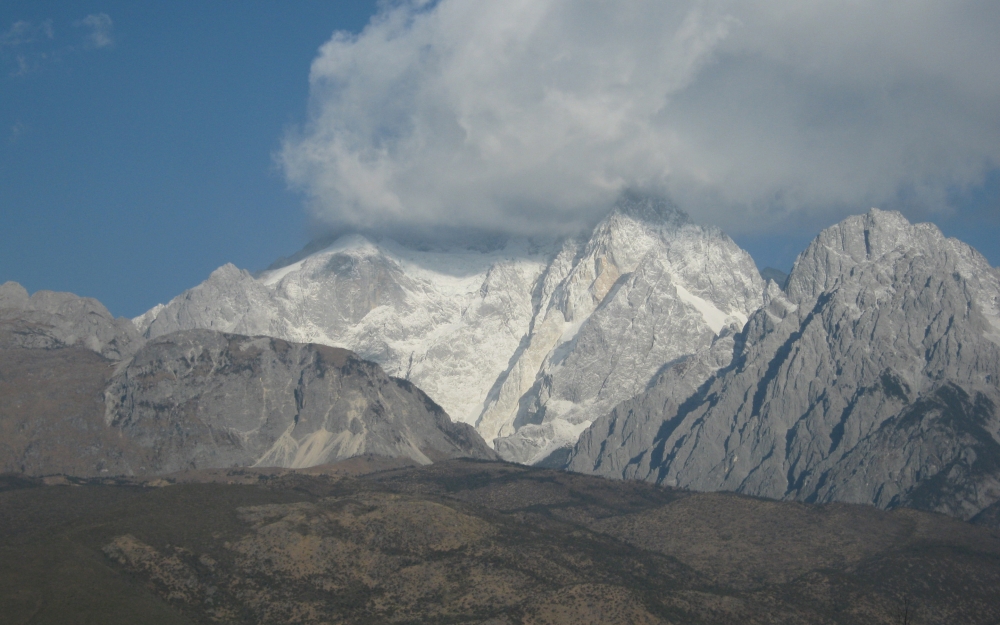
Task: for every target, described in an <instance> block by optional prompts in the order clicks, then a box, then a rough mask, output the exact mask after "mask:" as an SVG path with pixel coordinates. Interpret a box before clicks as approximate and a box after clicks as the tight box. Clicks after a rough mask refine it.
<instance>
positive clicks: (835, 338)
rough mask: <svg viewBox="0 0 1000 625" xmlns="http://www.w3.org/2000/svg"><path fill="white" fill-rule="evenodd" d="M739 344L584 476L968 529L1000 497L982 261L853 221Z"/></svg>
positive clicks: (691, 365) (699, 361) (621, 419)
mask: <svg viewBox="0 0 1000 625" xmlns="http://www.w3.org/2000/svg"><path fill="white" fill-rule="evenodd" d="M724 340H727V339H725V338H720V339H719V340H717V341H716V344H717V346H716V347H714V351H713V350H703V351H702V353H700V354H698V355H696V356H694V357H692V358H691V359H688V360H686V361H685V362H684V363H681V364H680V365H678V366H677V367H676V368H677V370H676V371H674V372H670V371H668V372H665V373H664V374H663V376H662V377H661V379H660V381H659V382H658V383H657V384H654V385H653V386H652V388H650V389H649V390H648V391H646V392H645V393H643V394H640V395H639V396H637V397H635V398H633V399H632V400H629V401H627V402H624V403H622V404H620V405H618V406H617V407H616V408H615V409H614V410H613V411H612V412H611V413H609V414H608V415H607V416H605V417H603V418H602V419H600V420H598V421H597V422H595V424H594V425H593V426H592V427H591V429H590V430H588V431H587V432H586V433H585V434H584V435H583V436H582V437H581V439H580V441H579V443H578V444H577V446H576V447H575V449H574V451H573V453H572V455H571V458H570V460H569V463H568V466H569V467H570V468H571V469H573V470H577V471H584V472H592V473H598V474H601V475H607V476H614V477H620V478H639V479H644V480H650V481H654V482H658V483H662V484H667V485H677V486H684V487H688V488H694V489H698V490H718V489H723V490H733V491H738V492H743V493H748V494H754V495H762V496H767V497H774V498H779V499H799V500H804V501H821V502H823V501H848V502H858V503H872V504H875V505H877V506H880V507H894V506H898V505H911V506H917V507H920V508H924V509H930V510H937V511H941V512H946V513H949V514H954V515H957V516H961V517H963V518H970V517H972V516H974V515H975V514H977V513H978V512H980V511H981V510H983V509H984V508H986V507H988V506H989V505H991V504H992V503H994V502H995V501H997V500H998V499H1000V411H998V406H1000V276H998V272H997V271H996V270H995V269H993V268H991V267H990V266H989V264H988V263H987V262H986V260H985V259H984V258H983V257H982V256H981V255H979V254H978V253H977V252H976V251H975V250H973V249H972V248H971V247H969V246H967V245H965V244H963V243H961V242H959V241H956V240H954V239H946V238H945V237H943V236H942V235H941V233H940V232H939V231H938V230H937V229H936V228H934V227H933V226H930V225H927V224H918V225H911V224H909V223H908V222H907V221H906V220H905V219H904V218H903V217H902V216H901V215H899V214H898V213H890V212H882V211H877V210H872V211H871V212H870V213H868V214H867V215H864V216H858V217H852V218H849V219H847V220H845V221H844V222H842V223H841V224H838V225H837V226H834V227H832V228H829V229H827V230H825V231H824V232H823V233H821V234H820V235H819V237H817V239H816V240H815V241H814V242H813V243H812V244H811V245H810V246H809V248H808V249H807V250H806V251H805V252H803V253H802V254H801V255H800V257H799V259H798V260H797V261H796V264H795V267H794V268H793V270H792V273H791V274H790V276H789V279H788V286H787V292H782V291H780V290H779V289H778V288H777V287H776V286H775V285H774V284H773V283H771V285H770V288H769V290H768V292H767V294H766V295H765V303H764V307H763V308H762V309H761V310H759V311H758V312H756V313H755V314H754V315H753V316H751V318H750V320H749V322H748V323H747V325H746V327H745V328H744V330H743V331H742V333H741V334H739V335H737V336H735V337H733V338H732V339H729V340H731V341H732V342H731V348H729V347H728V346H727V345H726V344H724V343H722V341H724ZM719 365H721V367H722V368H721V369H719V370H717V371H715V372H712V371H711V370H712V368H713V367H714V366H719ZM699 372H700V373H699ZM678 379H682V380H683V379H687V382H688V383H687V384H686V385H685V384H678V383H677V380H678ZM693 387H697V390H695V391H693V392H691V389H692V388H693Z"/></svg>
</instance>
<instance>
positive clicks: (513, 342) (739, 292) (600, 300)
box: [135, 195, 763, 462]
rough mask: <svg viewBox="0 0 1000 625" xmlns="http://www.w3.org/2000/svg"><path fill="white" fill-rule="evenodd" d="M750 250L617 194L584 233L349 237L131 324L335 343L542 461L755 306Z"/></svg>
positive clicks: (205, 287) (154, 332) (204, 288)
mask: <svg viewBox="0 0 1000 625" xmlns="http://www.w3.org/2000/svg"><path fill="white" fill-rule="evenodd" d="M762 291H763V282H762V280H761V278H760V275H759V274H758V272H757V269H756V266H755V265H754V263H753V260H752V259H751V258H750V256H749V255H748V254H747V253H746V252H744V251H743V250H741V249H740V248H739V247H737V246H736V244H735V243H733V241H732V240H731V239H729V237H727V236H726V235H724V234H722V233H721V232H720V231H718V230H716V229H714V228H705V227H701V226H698V225H695V224H693V223H691V222H690V220H689V219H688V218H687V216H686V215H684V214H683V213H681V212H680V211H678V210H676V209H675V208H674V207H672V206H671V205H669V204H668V203H666V202H662V201H657V200H652V199H649V198H644V197H638V196H633V195H626V196H623V198H622V199H621V200H620V201H619V202H618V204H617V205H616V206H615V208H614V209H613V210H612V211H611V213H610V214H609V215H608V217H607V218H606V219H605V220H604V221H602V222H601V223H600V224H599V225H598V226H597V227H596V228H595V229H594V231H593V232H592V233H591V235H590V236H589V238H586V239H579V240H577V239H569V240H564V241H558V242H549V243H544V244H540V243H537V242H531V241H525V240H508V241H505V242H503V243H502V244H498V245H496V246H493V247H491V248H489V249H484V250H480V249H457V248H449V249H417V248H415V247H412V246H410V247H407V246H403V245H399V244H397V243H394V242H392V241H388V240H381V241H375V242H373V241H369V240H367V239H365V238H363V237H360V236H357V235H354V236H349V237H344V238H342V239H340V240H338V241H336V242H334V243H333V244H332V245H331V246H329V247H327V248H326V249H323V250H321V251H318V252H316V253H313V254H311V255H308V256H306V257H305V258H301V259H299V260H297V261H296V262H294V263H291V264H289V265H287V266H285V267H281V268H278V269H273V270H270V271H266V272H263V273H262V274H261V275H259V276H257V277H254V276H252V275H250V274H249V273H247V272H245V271H241V270H239V269H237V268H235V267H233V266H232V265H227V266H225V267H222V268H220V269H218V270H217V271H215V272H214V273H213V274H212V275H211V276H210V277H209V279H208V280H206V281H205V282H204V283H202V284H201V285H199V286H197V287H195V288H193V289H191V290H189V291H187V292H185V293H183V294H181V295H180V296H178V297H177V298H175V299H174V300H172V301H171V302H169V303H168V304H166V305H165V306H158V307H157V308H154V309H153V310H151V311H149V312H148V313H146V314H145V315H143V316H142V317H140V318H138V319H136V320H135V322H136V325H137V327H138V328H139V330H140V331H141V332H142V333H143V334H144V335H145V336H147V337H150V338H153V337H156V336H160V335H162V334H166V333H169V332H174V331H177V330H181V329H194V328H205V329H215V330H222V331H225V332H237V333H240V334H250V335H268V336H274V337H278V338H283V339H286V340H292V341H308V342H315V343H322V344H327V345H334V346H341V347H345V348H348V349H351V350H354V351H356V352H357V353H358V354H359V355H361V356H362V357H364V358H367V359H370V360H373V361H375V362H378V363H379V364H380V365H382V367H384V368H385V369H386V371H387V372H388V373H389V374H391V375H395V376H399V377H402V378H405V379H407V380H409V381H411V382H413V383H414V384H416V385H418V386H419V387H420V388H422V389H423V390H424V391H426V392H427V393H428V394H429V395H430V396H431V398H433V399H434V401H436V402H438V403H439V404H440V405H441V406H443V407H444V408H445V410H447V411H448V413H449V414H451V415H452V416H453V417H454V418H455V419H456V420H459V421H463V422H466V423H470V424H474V425H475V426H476V428H477V430H478V431H479V432H480V434H482V436H483V437H484V438H486V439H487V440H493V441H494V444H495V446H496V449H497V450H498V451H499V452H500V453H501V454H502V455H503V456H504V457H505V458H507V459H510V460H516V461H519V462H537V461H540V460H543V459H544V458H546V457H547V456H549V455H550V454H552V453H553V451H555V450H558V449H560V448H564V447H567V446H569V445H571V444H572V443H573V442H574V441H575V440H576V437H577V436H578V434H579V433H580V432H581V431H582V430H583V429H585V428H586V427H587V426H588V425H589V424H590V423H591V422H592V421H593V420H594V419H596V418H597V417H599V416H601V415H602V414H605V413H606V412H607V411H608V410H610V409H611V408H612V407H613V406H614V405H616V404H617V403H618V402H620V401H622V400H624V399H627V398H629V397H631V396H633V395H635V394H636V393H638V392H640V391H642V390H644V389H645V388H646V385H647V383H648V382H649V381H650V380H651V379H652V378H653V377H654V376H655V375H656V374H657V373H658V372H659V370H660V369H661V368H662V367H663V365H664V363H670V362H674V361H677V360H679V359H682V358H684V357H686V356H687V355H689V354H692V353H694V352H696V351H698V350H699V349H701V348H703V347H706V346H708V345H710V344H711V342H712V341H713V339H714V338H715V337H716V336H717V334H718V333H719V332H721V331H723V329H724V328H727V327H728V326H730V325H732V324H735V325H736V326H742V324H743V322H745V321H746V319H747V318H748V316H749V315H750V314H751V313H752V312H753V311H754V310H756V309H757V308H758V307H759V306H760V303H761V293H762Z"/></svg>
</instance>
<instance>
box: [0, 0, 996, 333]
mask: <svg viewBox="0 0 1000 625" xmlns="http://www.w3.org/2000/svg"><path fill="white" fill-rule="evenodd" d="M585 4H587V3H566V2H562V0H538V1H537V2H532V3H521V2H516V3H490V2H480V3H475V2H471V3H470V2H461V1H458V0H442V1H441V2H439V3H436V4H430V5H425V4H422V3H417V5H419V6H417V5H412V4H407V3H406V2H401V3H396V5H386V6H389V7H392V6H397V8H396V9H394V10H387V11H386V12H384V13H383V14H382V16H381V18H379V19H378V20H376V23H374V24H373V26H372V27H371V28H369V29H368V30H367V31H365V34H363V35H360V36H348V37H341V38H339V39H335V40H333V41H332V42H331V37H332V36H333V34H334V33H335V32H336V31H346V32H348V33H354V34H355V35H357V34H358V33H361V32H362V29H364V28H365V26H366V25H367V24H368V23H369V20H370V19H371V18H372V16H373V15H375V14H376V9H377V5H376V3H375V2H344V1H340V2H320V1H318V0H316V1H307V0H298V1H290V2H276V1H275V2H235V1H226V2H224V1H221V0H219V1H205V2H183V1H181V2H170V3H167V2H137V1H131V2H114V1H98V0H95V1H89V0H80V1H74V2H44V1H39V0H32V1H30V2H25V1H19V0H14V1H12V0H7V1H5V2H4V3H2V4H0V281H5V280H16V281H18V282H21V283H22V284H23V285H24V286H25V287H26V288H27V289H28V290H29V291H35V290H39V289H51V290H63V291H71V292H74V293H77V294H80V295H86V296H91V297H96V298H98V299H99V300H101V301H102V302H103V303H104V304H105V305H106V306H108V308H109V309H110V310H111V311H112V312H113V313H115V314H116V315H125V316H135V315H138V314H140V313H142V312H144V311H145V310H147V309H148V308H150V307H151V306H153V305H154V304H156V303H158V302H165V301H167V300H169V299H170V298H171V297H173V296H175V295H177V294H178V293H180V292H181V291H183V290H184V289H186V288H189V287H191V286H194V285H195V284H197V283H199V282H200V281H202V280H203V279H204V278H205V277H207V275H208V274H209V273H210V272H211V271H212V270H213V269H215V268H216V267H218V266H220V265H222V264H224V263H226V262H232V263H234V264H236V265H237V266H239V267H241V268H246V269H249V270H251V271H254V270H259V269H262V268H264V267H266V266H267V265H269V264H270V263H271V262H272V261H273V260H275V259H276V258H278V257H280V256H285V255H289V254H291V253H294V252H295V251H297V250H298V249H299V248H301V247H302V245H304V244H305V243H306V242H307V241H308V239H309V238H310V237H311V235H312V234H313V233H314V232H316V228H317V226H316V224H320V226H319V227H325V228H350V227H362V228H369V229H378V228H380V227H389V228H391V227H395V228H399V227H404V228H409V227H423V228H425V229H427V230H428V231H433V230H435V229H440V228H442V226H450V225H452V224H454V223H460V224H461V225H463V226H466V227H468V228H471V229H473V230H476V229H480V230H482V229H485V230H491V229H493V230H495V229H501V230H504V229H506V230H509V231H511V232H528V233H530V232H532V229H535V230H536V231H537V230H542V231H545V230H547V229H551V228H557V227H560V224H568V225H567V226H566V227H575V225H577V224H578V222H579V223H584V222H587V221H588V220H589V221H592V220H593V219H594V217H595V215H598V214H599V213H600V211H602V210H606V208H607V206H608V201H609V199H608V198H609V197H612V196H613V194H614V193H617V190H618V189H620V187H621V185H639V186H648V187H650V188H653V189H656V190H663V191H665V192H668V193H670V194H671V195H673V196H674V197H675V198H678V200H679V201H680V203H681V204H682V206H683V207H684V208H686V209H688V210H689V211H690V212H692V214H693V215H694V216H695V218H696V219H698V220H700V221H707V222H711V223H715V224H717V225H720V226H721V227H723V229H724V230H726V231H727V232H729V233H730V234H731V235H733V236H734V238H735V239H736V240H737V242H738V243H740V244H741V245H743V246H744V247H746V248H747V249H748V250H749V251H750V252H751V254H753V255H754V257H755V259H756V260H757V262H758V265H759V266H760V267H764V266H767V265H773V266H777V267H779V268H781V269H783V270H786V271H787V270H788V269H789V268H790V266H791V263H792V261H793V260H794V257H795V255H796V254H797V253H798V252H799V251H801V249H802V248H803V247H804V246H805V245H806V244H807V243H808V241H809V240H810V239H811V238H812V237H813V236H814V235H815V234H816V232H818V230H819V229H821V228H822V227H824V226H827V225H830V224H832V223H834V222H836V221H837V220H839V219H840V218H842V217H843V216H845V215H846V214H850V213H857V212H862V211H864V210H866V209H867V208H868V206H871V205H874V204H877V205H879V206H881V207H883V208H898V209H900V210H903V212H904V213H905V214H906V215H907V216H908V217H909V218H910V219H911V220H931V221H934V222H936V223H937V224H938V225H939V226H940V227H941V228H942V230H944V231H945V233H946V234H949V235H952V236H957V237H959V238H961V239H963V240H965V241H967V242H969V243H971V244H972V245H974V246H976V247H977V248H978V249H979V250H980V251H982V252H983V253H984V254H985V255H986V256H987V258H988V259H989V260H990V262H991V263H992V264H993V265H994V266H996V265H998V264H1000V243H998V241H1000V175H998V173H997V171H996V168H995V166H996V156H997V154H998V150H1000V141H997V140H996V139H997V137H998V136H1000V134H998V124H1000V115H997V112H998V110H1000V98H998V97H997V89H998V88H1000V79H997V76H996V75H995V74H996V71H997V70H996V68H995V67H994V66H995V65H996V64H995V62H994V61H995V58H997V55H996V54H995V52H996V50H995V49H994V48H995V45H996V44H994V43H993V40H994V39H995V36H994V34H993V33H994V32H995V30H994V29H993V26H996V25H997V24H996V21H997V20H995V19H994V18H995V17H996V15H995V14H996V13H997V12H996V11H991V10H986V12H987V13H990V15H983V14H982V13H983V10H982V9H981V7H983V6H984V5H982V4H977V3H975V2H971V3H970V2H956V3H955V4H953V5H949V6H950V7H953V9H949V10H950V13H949V14H948V15H947V16H944V17H942V15H940V14H939V11H940V9H938V8H936V5H935V3H927V2H917V3H916V4H914V5H913V7H912V10H911V11H910V13H909V15H913V16H915V17H913V18H912V19H909V18H908V19H909V21H907V22H906V23H905V24H892V25H891V26H892V28H893V30H894V32H895V33H896V36H895V37H892V38H886V37H884V36H883V35H884V32H885V31H884V28H874V27H873V28H872V29H871V32H870V33H867V31H866V30H865V28H863V27H862V25H867V24H874V25H875V26H880V25H882V26H884V25H885V24H884V23H885V22H886V21H888V20H895V19H897V18H896V17H895V16H893V15H892V14H891V13H889V14H886V13H884V12H883V13H879V12H877V10H876V9H871V10H870V11H869V10H868V9H864V11H869V12H867V13H864V14H858V15H853V16H852V15H847V16H846V17H844V16H843V15H841V13H843V12H842V11H841V12H840V13H836V14H832V15H825V14H816V13H809V14H806V12H805V11H804V10H803V11H800V13H796V11H798V10H799V9H798V7H799V6H805V5H798V4H795V3H791V4H790V5H789V6H793V7H795V9H794V10H792V11H786V12H785V13H784V14H783V17H782V20H781V21H780V23H779V22H778V21H775V20H773V19H771V18H770V16H769V15H768V11H769V10H770V7H772V6H773V3H754V2H743V3H730V4H727V2H726V0H718V1H717V2H715V3H714V5H717V6H718V7H721V8H719V10H718V11H717V12H716V13H711V12H707V11H704V10H701V9H700V8H699V7H697V6H695V8H694V9H692V8H691V7H692V6H694V5H693V4H692V3H690V2H687V1H686V0H681V1H678V2H676V3H651V2H649V1H648V0H622V2H621V3H619V4H615V5H614V7H612V8H614V10H615V11H618V8H615V7H620V6H623V5H628V7H630V8H632V9H635V10H634V11H624V10H622V11H620V12H621V14H622V15H635V16H638V18H637V21H636V22H628V20H627V19H625V18H622V19H618V17H619V16H618V15H610V16H609V15H601V14H600V12H599V11H596V10H593V9H594V7H597V6H598V5H594V6H593V7H592V6H590V5H587V6H584V5H585ZM633 5H634V6H633ZM704 5H705V6H710V5H713V3H712V2H707V3H704ZM758 5H759V6H758ZM876 5H880V3H872V6H876ZM600 6H602V7H605V9H606V8H607V7H611V6H612V5H609V4H607V3H604V4H600ZM809 6H810V7H813V6H816V7H822V6H824V4H823V3H818V4H815V5H813V4H810V5H809ZM825 6H828V7H834V8H836V7H838V6H839V3H827V4H826V5H825ZM580 7H583V8H580ZM662 7H667V8H666V9H664V8H662ZM747 7H751V8H747ZM754 7H756V8H754ZM760 7H765V8H764V9H760ZM696 9H698V10H696ZM751 9H753V10H751ZM758 9H759V10H758ZM810 10H812V9H810ZM817 10H818V9H817ZM836 10H838V11H839V9H836ZM878 10H881V9H878ZM575 11H576V12H575ZM580 11H583V12H582V13H580ZM650 11H653V12H656V11H659V13H656V14H655V15H651V14H650ZM699 11H700V12H699ZM754 11H756V12H754ZM952 14H954V18H953V19H952ZM842 17H843V19H841V18H842ZM796 20H800V22H799V23H796ZM880 23H881V24H880ZM813 25H816V27H817V29H818V30H816V32H815V33H814V32H812V31H810V28H811V27H812V26H813ZM820 26H821V27H822V28H819V27H820ZM573 29H576V30H573ZM980 31H982V32H980ZM828 32H829V33H832V34H831V35H830V37H829V38H828V39H826V38H825V33H828ZM664 33H666V35H664ZM866 33H867V34H866ZM671 37H673V38H671ZM958 39H961V41H963V42H966V43H967V45H965V44H963V45H965V47H962V45H957V44H955V43H954V42H955V41H957V40H958ZM663 41H668V43H672V44H676V45H675V46H674V48H670V49H668V50H666V52H664V51H663V50H662V49H661V47H662V46H661V43H662V42H663ZM886 41H888V43H886ZM327 42H331V43H329V44H328V45H326V46H324V44H326V43H327ZM692 42H694V43H692ZM775 42H779V43H781V45H780V46H779V45H776V44H775ZM968 42H972V43H968ZM695 44H697V45H695ZM321 46H324V47H323V48H322V50H321ZM490 46H494V47H490ZM511 50H515V52H510V51H511ZM518 50H520V51H522V52H521V53H520V54H521V56H518V54H519V53H518V52H516V51H518ZM678 50H680V52H678ZM956 50H957V51H956ZM595 51H598V52H599V54H598V53H595ZM855 51H860V52H858V53H857V54H859V55H863V56H859V57H858V58H852V56H851V55H852V54H854V53H855ZM658 54H659V55H661V56H659V57H658V56H657V55H658ZM664 55H665V56H664ZM810 55H812V56H810ZM651 58H662V59H663V61H662V62H658V63H651V62H648V59H651ZM979 58H982V59H985V60H984V61H983V62H982V63H983V64H982V65H978V64H977V63H976V61H975V59H979ZM566 59H570V61H568V62H567V61H566ZM878 59H884V62H880V61H879V60H878ZM314 61H315V65H313V64H314ZM615 63H618V65H615ZM311 66H313V73H314V76H313V82H312V83H310V67H311ZM624 66H628V68H629V72H630V76H634V78H633V79H632V81H631V82H627V81H626V82H622V80H621V77H620V72H619V73H616V72H617V71H618V70H620V68H621V67H624ZM595 67H597V68H599V69H601V70H602V71H603V70H607V72H606V76H605V74H601V72H599V71H598V72H595V71H593V68H595ZM539 68H542V69H539ZM552 68H555V69H552ZM869 70H870V71H869ZM991 72H992V73H991ZM595 76H596V77H595ZM607 76H610V78H608V79H607V80H605V78H606V77H607ZM650 85H653V87H655V89H652V90H651V88H650V87H649V86H650ZM651 94H652V96H651ZM887 94H888V95H887ZM591 96H593V97H591ZM653 96H655V97H653ZM818 110H819V111H822V112H823V115H822V116H819V115H818V114H817V112H816V111H818ZM623 111H627V113H623ZM442 120H443V121H442ZM566 120H569V121H566ZM900 120H901V121H900ZM564 122H565V123H564ZM459 128H460V129H461V131H462V134H461V135H456V134H455V132H453V131H454V130H455V129H459ZM609 128H611V129H612V130H613V132H612V130H609ZM456 136H459V139H458V140H455V139H454V137H456ZM428 137H430V138H428ZM552 146H554V147H552ZM651 146H652V147H651ZM663 146H669V147H668V148H664V147H663ZM380 150H381V151H380ZM372 154H375V155H376V156H378V155H379V154H381V155H382V156H378V157H377V158H376V157H373V156H372ZM373 163H374V164H375V165H377V166H378V168H376V167H375V165H373ZM345 172H354V173H351V174H348V173H345ZM359 172H360V175H359ZM387 172H388V173H387ZM595 180H596V182H595ZM359 181H361V182H359ZM470 181H471V182H470ZM705 181H709V182H705ZM400 202H402V203H403V204H405V207H404V209H405V210H401V209H400V208H399V204H400ZM470 204H475V205H476V206H477V207H478V208H477V209H476V210H473V209H470V208H469V206H470Z"/></svg>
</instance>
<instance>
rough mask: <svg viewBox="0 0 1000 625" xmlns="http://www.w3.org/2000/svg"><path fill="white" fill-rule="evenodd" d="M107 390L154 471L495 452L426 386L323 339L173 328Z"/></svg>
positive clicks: (115, 420)
mask: <svg viewBox="0 0 1000 625" xmlns="http://www.w3.org/2000/svg"><path fill="white" fill-rule="evenodd" d="M105 398H106V422H107V424H108V426H110V427H112V428H115V429H118V430H120V431H121V432H122V433H123V434H124V435H125V436H126V437H128V438H129V439H131V440H134V441H136V442H137V444H138V445H140V446H141V447H143V448H144V449H148V450H150V455H151V458H150V459H149V460H147V462H148V463H151V464H152V467H151V468H152V470H153V471H154V472H156V473H167V472H171V471H177V470H181V469H189V468H207V467H229V466H250V465H256V466H277V467H294V468H301V467H309V466H314V465H319V464H326V463H329V462H333V461H336V460H342V459H345V458H350V457H352V456H357V455H361V454H375V455H381V456H390V457H404V458H410V459H412V460H414V461H416V462H418V463H421V464H429V463H431V462H433V461H435V460H440V459H443V458H454V457H472V458H483V459H492V458H495V457H496V456H495V454H494V453H493V452H492V450H490V449H489V447H487V446H486V444H485V442H483V440H482V439H481V438H480V437H479V436H478V435H477V434H476V432H475V430H473V429H472V427H471V426H468V425H466V424H462V423H452V422H451V420H450V419H449V418H448V415H447V414H445V413H444V411H443V410H442V409H441V408H440V407H439V406H437V405H436V404H435V403H434V402H432V401H431V400H430V399H429V398H428V397H427V395H425V394H424V393H423V392H422V391H421V390H420V389H418V388H416V387H415V386H413V385H412V384H410V383H409V382H406V381H405V380H400V379H398V378H390V377H389V376H387V375H386V374H385V373H384V372H383V371H382V370H381V368H379V366H378V365H376V364H375V363H372V362H368V361H365V360H362V359H360V358H358V357H357V356H356V355H355V354H353V353H351V352H349V351H347V350H344V349H339V348H335V347H328V346H324V345H314V344H295V343H288V342H286V341H283V340H280V339H274V338H269V337H247V336H241V335H234V334H223V333H220V332H213V331H208V330H190V331H185V332H177V333H173V334H168V335H166V336H163V337H159V338H157V339H154V340H152V341H150V342H149V343H147V344H146V345H145V346H144V347H143V348H142V349H141V350H140V351H139V352H138V353H137V354H136V355H135V357H134V358H133V359H132V360H131V361H130V362H129V363H128V364H127V365H126V366H124V367H122V368H121V369H120V370H119V372H118V373H117V374H116V375H115V377H114V378H113V379H112V380H111V383H110V384H109V385H108V387H107V390H106V391H105ZM149 469H150V467H147V470H149Z"/></svg>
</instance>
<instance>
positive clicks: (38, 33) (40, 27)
mask: <svg viewBox="0 0 1000 625" xmlns="http://www.w3.org/2000/svg"><path fill="white" fill-rule="evenodd" d="M54 36H55V34H54V32H53V30H52V20H45V21H44V22H39V23H37V24H35V23H33V22H27V21H25V20H18V21H16V22H14V23H13V24H11V26H10V28H8V29H7V30H6V31H5V32H3V33H0V46H3V47H11V48H13V47H17V46H23V45H25V44H29V43H35V42H37V41H41V40H45V39H52V38H53V37H54Z"/></svg>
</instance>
